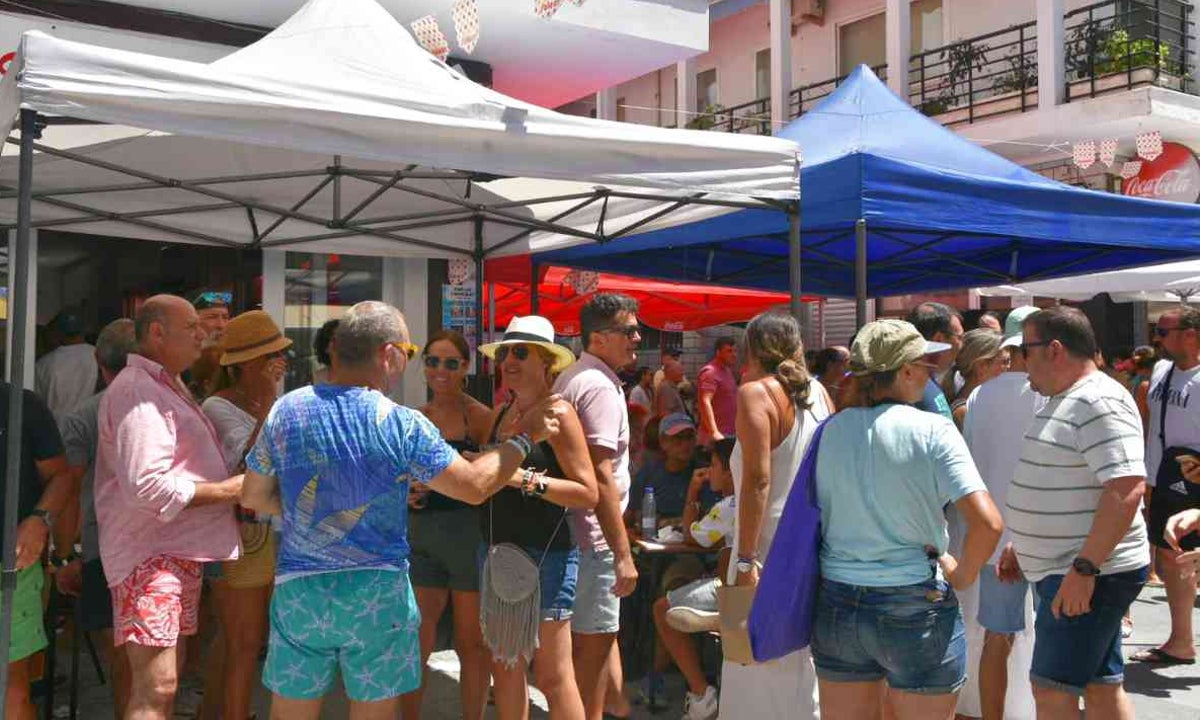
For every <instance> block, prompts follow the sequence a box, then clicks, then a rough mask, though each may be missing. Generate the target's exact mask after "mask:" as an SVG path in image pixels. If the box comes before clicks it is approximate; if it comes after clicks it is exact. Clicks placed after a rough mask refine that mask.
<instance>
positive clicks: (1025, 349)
mask: <svg viewBox="0 0 1200 720" xmlns="http://www.w3.org/2000/svg"><path fill="white" fill-rule="evenodd" d="M1052 342H1054V341H1053V340H1039V341H1038V342H1027V343H1022V344H1021V357H1024V358H1027V357H1029V348H1035V347H1046V346H1047V345H1049V344H1050V343H1052Z"/></svg>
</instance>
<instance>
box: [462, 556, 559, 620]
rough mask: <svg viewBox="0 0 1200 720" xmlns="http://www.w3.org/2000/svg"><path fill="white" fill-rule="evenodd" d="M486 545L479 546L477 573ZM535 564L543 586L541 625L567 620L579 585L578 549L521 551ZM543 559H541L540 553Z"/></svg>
mask: <svg viewBox="0 0 1200 720" xmlns="http://www.w3.org/2000/svg"><path fill="white" fill-rule="evenodd" d="M487 549H488V546H487V543H484V544H483V545H480V546H479V554H478V562H479V572H480V573H481V574H482V572H483V561H484V560H485V559H486V558H487ZM521 549H522V550H524V551H525V554H526V555H528V556H529V557H530V559H532V560H533V561H534V562H535V563H536V562H538V560H541V565H540V572H539V576H540V577H539V580H540V583H541V586H542V617H541V620H542V622H557V621H559V620H570V619H571V614H572V611H573V610H574V608H575V588H576V586H577V585H578V583H579V548H571V549H570V550H549V551H546V549H545V548H544V547H543V548H533V547H523V548H521ZM543 551H545V552H546V557H545V558H542V552H543Z"/></svg>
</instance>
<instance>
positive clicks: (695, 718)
mask: <svg viewBox="0 0 1200 720" xmlns="http://www.w3.org/2000/svg"><path fill="white" fill-rule="evenodd" d="M718 709H720V705H719V703H718V702H717V689H716V688H715V687H713V686H712V685H709V686H708V688H707V689H706V690H705V691H704V694H703V695H693V694H691V693H690V692H689V693H688V694H687V696H686V697H685V698H684V699H683V720H714V719H715V718H716V717H717V710H718Z"/></svg>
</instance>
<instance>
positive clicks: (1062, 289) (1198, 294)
mask: <svg viewBox="0 0 1200 720" xmlns="http://www.w3.org/2000/svg"><path fill="white" fill-rule="evenodd" d="M1100 293H1107V294H1108V295H1109V296H1110V297H1111V298H1112V299H1113V300H1115V301H1116V302H1200V260H1185V261H1183V262H1174V263H1164V264H1160V265H1150V266H1147V267H1139V268H1129V269H1127V270H1114V271H1112V272H1102V273H1092V274H1090V275H1077V276H1075V277H1065V278H1059V279H1057V280H1038V281H1036V282H1029V283H1023V284H1021V285H997V286H995V287H987V288H979V294H980V295H983V296H985V297H1052V298H1059V299H1061V300H1074V301H1084V300H1090V299H1092V298H1093V297H1095V296H1096V295H1099V294H1100Z"/></svg>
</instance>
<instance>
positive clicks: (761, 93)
mask: <svg viewBox="0 0 1200 720" xmlns="http://www.w3.org/2000/svg"><path fill="white" fill-rule="evenodd" d="M770 96H771V48H767V49H766V50H759V51H758V52H757V53H755V54H754V97H756V98H765V97H770Z"/></svg>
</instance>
